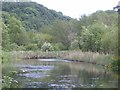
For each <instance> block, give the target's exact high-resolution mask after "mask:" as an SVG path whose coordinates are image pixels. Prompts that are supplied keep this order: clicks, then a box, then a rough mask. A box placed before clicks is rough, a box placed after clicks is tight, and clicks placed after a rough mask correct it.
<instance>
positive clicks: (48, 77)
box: [3, 59, 118, 88]
mask: <svg viewBox="0 0 120 90" xmlns="http://www.w3.org/2000/svg"><path fill="white" fill-rule="evenodd" d="M11 71H17V75H15V76H13V78H14V79H15V80H17V81H18V82H19V86H20V87H21V88H116V87H118V77H117V76H116V75H115V74H114V73H113V72H108V71H106V70H105V68H104V67H103V66H99V65H93V64H89V63H83V62H69V61H67V60H65V61H64V60H61V59H31V60H28V59H25V60H21V61H17V62H14V63H13V62H12V63H11V64H6V65H3V75H7V74H8V73H10V72H11Z"/></svg>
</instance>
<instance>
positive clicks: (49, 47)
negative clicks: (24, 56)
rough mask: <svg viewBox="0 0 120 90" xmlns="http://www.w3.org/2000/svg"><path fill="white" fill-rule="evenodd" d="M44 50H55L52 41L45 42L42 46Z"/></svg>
mask: <svg viewBox="0 0 120 90" xmlns="http://www.w3.org/2000/svg"><path fill="white" fill-rule="evenodd" d="M41 50H42V51H53V46H52V45H51V44H50V43H46V42H45V43H44V44H43V45H42V47H41Z"/></svg>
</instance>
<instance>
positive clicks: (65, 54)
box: [7, 50, 112, 65]
mask: <svg viewBox="0 0 120 90" xmlns="http://www.w3.org/2000/svg"><path fill="white" fill-rule="evenodd" d="M7 54H8V53H7ZM35 57H37V58H42V57H45V58H52V57H53V58H60V59H68V60H80V61H84V62H94V63H97V64H104V65H106V64H109V63H111V62H112V56H111V55H108V54H107V55H105V54H100V53H97V52H96V53H95V52H82V51H80V50H78V51H51V52H42V51H35V52H34V51H12V52H9V58H14V59H23V58H28V59H29V58H35Z"/></svg>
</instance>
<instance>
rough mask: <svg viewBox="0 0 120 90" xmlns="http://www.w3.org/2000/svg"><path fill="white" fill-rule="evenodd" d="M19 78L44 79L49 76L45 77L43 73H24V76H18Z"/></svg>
mask: <svg viewBox="0 0 120 90" xmlns="http://www.w3.org/2000/svg"><path fill="white" fill-rule="evenodd" d="M19 76H24V77H28V78H43V77H46V76H49V75H45V74H43V73H38V72H37V73H35V72H34V73H31V72H30V73H24V74H19Z"/></svg>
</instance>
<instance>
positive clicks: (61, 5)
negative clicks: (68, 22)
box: [32, 0, 120, 18]
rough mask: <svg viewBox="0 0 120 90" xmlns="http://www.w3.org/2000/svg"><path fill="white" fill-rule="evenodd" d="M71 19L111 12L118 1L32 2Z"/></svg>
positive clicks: (47, 0)
mask: <svg viewBox="0 0 120 90" xmlns="http://www.w3.org/2000/svg"><path fill="white" fill-rule="evenodd" d="M32 1H35V2H38V3H40V4H42V5H44V6H45V7H47V8H49V9H53V10H56V11H58V12H59V11H60V12H62V13H63V14H64V15H67V16H70V17H72V18H80V16H81V15H83V14H86V15H89V14H91V13H93V12H95V11H97V10H113V7H114V6H116V5H117V4H118V1H120V0H32Z"/></svg>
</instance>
